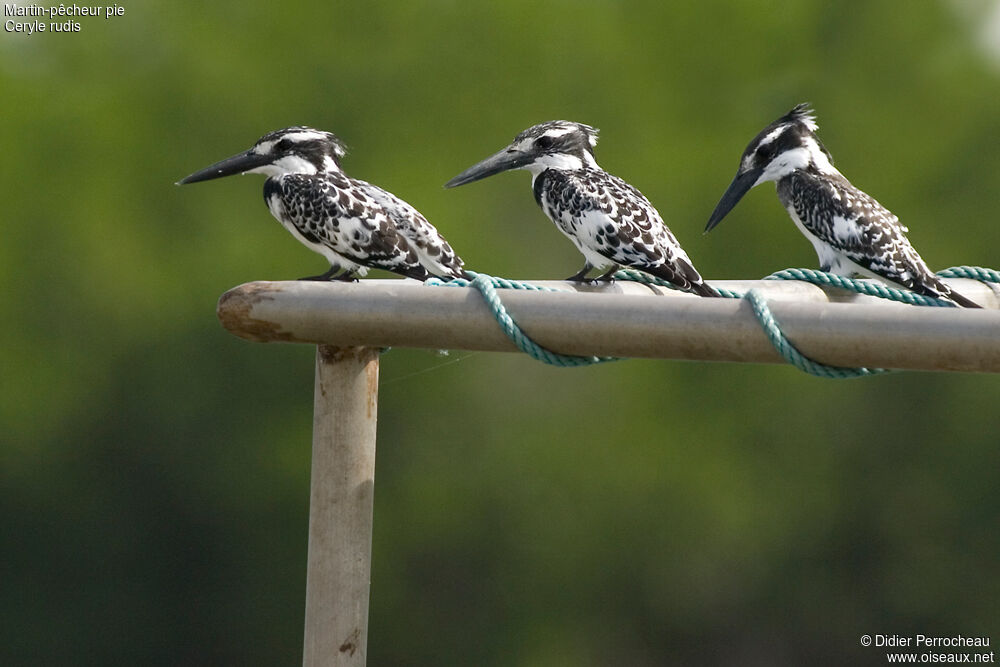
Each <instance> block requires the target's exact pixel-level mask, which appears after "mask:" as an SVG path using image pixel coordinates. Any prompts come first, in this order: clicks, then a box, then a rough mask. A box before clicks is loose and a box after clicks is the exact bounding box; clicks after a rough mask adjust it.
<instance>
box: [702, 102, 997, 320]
mask: <svg viewBox="0 0 1000 667" xmlns="http://www.w3.org/2000/svg"><path fill="white" fill-rule="evenodd" d="M817 127H818V126H817V125H816V119H815V117H814V116H813V112H812V109H810V108H809V106H808V105H806V104H799V105H798V106H796V107H795V108H794V109H792V110H791V111H789V112H788V113H787V114H785V115H784V116H782V117H781V118H779V119H778V120H776V121H774V122H773V123H771V124H770V125H768V126H767V127H765V128H764V129H763V130H761V132H760V134H758V135H757V136H756V137H754V139H753V141H751V142H750V144H749V145H748V146H747V148H746V150H745V151H743V156H742V157H741V158H740V167H739V169H738V170H737V172H736V177H735V178H734V179H733V182H732V183H731V184H730V185H729V188H728V189H727V190H726V192H725V194H723V195H722V199H720V200H719V204H718V206H716V207H715V211H714V212H713V213H712V217H711V218H709V221H708V225H707V227H706V228H705V231H706V232H707V231H709V230H711V229H712V228H713V227H715V226H716V225H717V224H719V222H721V221H722V219H723V218H724V217H725V216H726V214H727V213H729V211H730V210H732V208H733V207H734V206H736V203H737V202H739V200H740V199H741V198H742V197H743V195H745V194H746V193H747V192H748V191H749V190H750V188H752V187H754V186H755V185H760V184H761V183H765V182H767V181H775V182H776V183H777V190H778V199H780V200H781V203H782V204H783V205H784V207H785V208H786V209H788V214H789V215H790V216H791V218H792V221H793V222H794V223H795V226H796V227H798V228H799V231H800V232H802V233H803V234H804V235H805V237H806V238H807V239H809V242H810V243H812V244H813V247H814V248H815V249H816V254H817V256H818V257H819V263H820V267H821V268H822V270H823V271H828V272H832V273H835V274H837V275H840V276H846V277H850V276H852V275H854V274H855V273H858V274H862V275H866V276H870V277H874V278H881V279H883V280H887V281H889V282H891V283H895V284H897V285H901V286H903V287H906V288H908V289H910V290H913V291H914V292H917V293H918V294H922V295H924V296H931V297H937V298H939V299H944V300H945V301H949V302H951V303H954V304H956V305H959V306H964V307H966V308H979V307H980V306H979V305H978V304H976V303H974V302H972V301H970V300H969V299H967V298H966V297H964V296H962V295H961V294H959V293H957V292H955V291H953V290H952V289H951V288H950V287H948V286H947V285H946V284H944V283H943V282H941V280H940V279H939V278H938V277H937V276H935V275H934V273H933V272H931V270H930V269H928V268H927V264H925V263H924V260H923V259H921V258H920V255H918V254H917V251H916V250H914V249H913V246H912V245H910V242H909V241H908V240H907V238H906V236H905V233H906V232H907V231H909V230H908V229H907V228H906V227H905V226H903V225H902V224H900V222H899V219H898V218H897V217H896V216H895V215H893V214H892V213H890V212H889V211H888V210H886V209H885V208H883V207H882V205H881V204H879V203H878V202H877V201H875V200H874V199H873V198H872V197H870V196H869V195H867V194H865V193H864V192H862V191H861V190H859V189H857V188H856V187H854V186H853V185H851V183H850V182H849V181H848V180H847V179H846V178H844V176H843V175H842V174H841V173H840V172H839V171H837V169H836V168H835V167H834V166H833V156H831V155H830V152H829V151H827V150H826V147H824V146H823V144H822V143H821V142H820V140H819V137H817V136H816V134H815V133H816V129H817Z"/></svg>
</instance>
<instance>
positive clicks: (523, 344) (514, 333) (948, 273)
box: [425, 266, 1000, 379]
mask: <svg viewBox="0 0 1000 667" xmlns="http://www.w3.org/2000/svg"><path fill="white" fill-rule="evenodd" d="M467 273H468V274H469V275H471V276H472V277H473V278H472V280H466V279H463V278H455V279H452V280H450V281H447V282H445V281H442V280H439V279H437V278H431V279H430V280H428V281H426V283H425V284H428V285H434V286H449V285H450V286H453V287H474V288H476V289H477V290H478V291H479V293H480V294H482V295H483V299H484V300H485V301H486V304H487V306H489V308H490V312H491V313H492V314H493V317H494V319H496V321H497V323H498V324H499V325H500V328H501V329H502V330H503V332H504V333H505V334H506V335H507V337H508V338H510V339H511V341H512V342H513V343H514V344H515V345H516V346H517V347H518V349H519V350H521V351H522V352H524V353H525V354H527V355H529V356H530V357H531V358H532V359H536V360H537V361H541V362H542V363H546V364H549V365H552V366H560V367H576V366H590V365H593V364H600V363H605V362H608V361H619V358H618V357H596V356H575V355H567V354H559V353H557V352H553V351H552V350H549V349H547V348H545V347H542V346H541V345H539V344H538V343H536V342H535V341H533V340H531V338H530V337H529V336H528V335H527V334H525V333H524V331H523V330H522V329H521V328H520V327H519V326H518V325H517V323H516V322H515V321H514V319H513V318H512V317H511V316H510V314H509V313H508V312H507V309H506V307H505V306H504V305H503V301H502V300H501V299H500V295H499V293H498V292H497V290H498V289H520V290H535V291H546V292H559V291H562V290H558V289H554V288H551V287H542V286H541V285H532V284H531V283H526V282H520V281H516V280H507V279H504V278H497V277H494V276H489V275H486V274H484V273H475V272H473V271H468V272H467ZM937 275H938V276H941V277H942V278H970V279H972V280H979V281H981V282H992V283H1000V271H996V270H994V269H987V268H983V267H978V266H953V267H951V268H949V269H945V270H944V271H939V272H938V273H937ZM614 277H615V279H616V280H630V281H633V282H639V283H643V284H646V285H656V286H657V287H667V288H670V289H678V288H677V287H676V286H675V285H672V284H670V283H668V282H667V281H665V280H661V279H659V278H656V277H654V276H651V275H649V274H646V273H642V272H640V271H635V270H633V269H623V270H620V271H618V272H616V273H615V275H614ZM764 279H765V280H801V281H805V282H808V283H811V284H813V285H819V286H828V287H837V288H840V289H846V290H850V291H852V292H857V293H858V294H866V295H868V296H875V297H879V298H882V299H888V300H891V301H899V302H902V303H907V304H910V305H915V306H928V307H954V306H955V304H953V303H950V302H948V301H944V300H943V299H936V298H933V297H926V296H923V295H920V294H917V293H915V292H910V291H907V290H901V289H896V288H893V287H888V286H886V285H883V284H881V283H877V282H871V281H862V280H854V279H852V278H845V277H843V276H837V275H834V274H832V273H826V272H824V271H816V270H814V269H785V270H783V271H778V272H776V273H773V274H771V275H770V276H767V277H766V278H764ZM716 291H718V292H719V294H720V295H721V296H723V297H725V298H729V299H746V300H747V302H748V303H749V304H750V307H751V309H752V311H753V314H754V316H755V317H756V318H757V321H758V322H759V323H760V325H761V328H762V329H763V330H764V333H765V335H767V338H768V340H769V341H770V342H771V344H772V345H773V346H774V348H775V350H776V351H777V352H778V354H780V355H781V358H782V359H784V360H785V361H786V362H788V363H789V364H791V365H793V366H795V367H796V368H798V369H799V370H801V371H803V372H805V373H809V374H810V375H814V376H816V377H822V378H830V379H851V378H858V377H868V376H870V375H880V374H882V373H888V372H891V370H889V369H884V368H845V367H842V366H829V365H827V364H823V363H820V362H818V361H814V360H812V359H810V358H809V357H807V356H805V355H804V354H802V353H801V352H799V350H798V349H797V348H796V347H795V345H794V344H793V343H792V342H791V341H790V340H788V337H787V336H786V335H785V333H784V332H783V331H782V330H781V325H780V324H779V323H778V321H777V320H776V319H775V317H774V314H773V313H772V312H771V309H770V308H769V307H768V305H767V299H766V298H764V295H763V294H762V293H761V292H760V291H759V290H756V289H751V290H749V291H748V292H745V293H744V292H736V291H734V290H728V289H724V288H717V290H716Z"/></svg>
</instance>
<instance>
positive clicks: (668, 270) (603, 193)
mask: <svg viewBox="0 0 1000 667" xmlns="http://www.w3.org/2000/svg"><path fill="white" fill-rule="evenodd" d="M596 145H597V130H596V129H594V128H592V127H590V126H589V125H583V124H581V123H572V122H569V121H564V120H554V121H549V122H547V123H542V124H540V125H535V126H534V127H529V128H528V129H527V130H525V131H524V132H522V133H521V134H519V135H517V137H515V139H514V142H513V143H512V144H511V145H510V146H508V147H507V148H504V149H503V150H501V151H500V152H498V153H496V154H495V155H492V156H491V157H488V158H486V159H485V160H483V161H482V162H480V163H478V164H476V165H474V166H472V167H469V168H468V169H466V170H465V171H463V172H462V173H461V174H459V175H458V176H456V177H455V178H453V179H451V180H450V181H448V182H447V183H446V184H445V187H448V188H452V187H455V186H458V185H464V184H466V183H471V182H473V181H478V180H479V179H481V178H486V177H487V176H492V175H493V174H497V173H499V172H501V171H507V170H509V169H527V170H528V171H530V172H531V185H532V189H533V190H534V193H535V200H536V201H537V202H538V205H539V206H541V207H542V210H543V211H544V212H545V215H547V216H548V217H549V218H550V219H551V220H552V222H554V223H555V224H556V226H557V227H558V228H559V230H560V231H561V232H562V233H563V234H565V235H566V236H567V237H569V240H570V241H572V242H573V244H574V245H575V246H576V248H577V250H579V251H580V252H581V253H583V257H584V259H585V260H586V262H585V263H584V265H583V269H581V270H580V271H579V272H578V273H576V274H574V275H572V276H570V277H569V278H567V280H573V281H585V280H586V275H587V273H588V272H589V271H590V270H591V269H594V268H597V269H599V270H602V271H604V273H602V274H601V275H600V276H599V277H598V278H597V279H596V280H599V281H605V282H611V281H612V280H613V278H612V276H613V275H614V273H615V271H617V270H618V269H619V268H620V267H628V268H633V269H638V270H640V271H644V272H645V273H648V274H650V275H653V276H656V277H657V278H662V279H663V280H666V281H668V282H670V283H671V284H673V285H676V286H677V287H680V288H682V289H686V290H690V291H692V292H694V293H696V294H700V295H701V296H719V294H718V292H716V291H715V290H714V289H712V288H711V287H710V286H708V285H707V284H705V282H704V281H703V280H702V278H701V276H700V275H699V274H698V271H696V270H695V268H694V265H693V264H691V260H690V259H688V256H687V253H685V252H684V249H683V248H681V246H680V244H678V243H677V239H675V238H674V236H673V234H671V233H670V230H669V229H667V226H666V225H664V224H663V220H662V219H661V218H660V214H659V213H657V212H656V209H655V208H653V205H652V204H650V203H649V200H647V199H646V198H645V197H644V196H643V195H642V193H641V192H639V191H638V190H637V189H635V188H634V187H632V186H631V185H629V184H628V183H626V182H625V181H623V180H622V179H620V178H618V177H617V176H612V175H611V174H609V173H608V172H606V171H604V170H603V169H601V168H600V167H599V166H598V165H597V161H596V160H595V159H594V146H596Z"/></svg>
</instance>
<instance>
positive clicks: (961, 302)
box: [923, 280, 982, 308]
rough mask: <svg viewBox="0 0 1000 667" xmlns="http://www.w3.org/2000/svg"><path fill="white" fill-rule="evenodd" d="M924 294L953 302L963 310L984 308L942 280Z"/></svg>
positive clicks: (930, 286) (936, 281)
mask: <svg viewBox="0 0 1000 667" xmlns="http://www.w3.org/2000/svg"><path fill="white" fill-rule="evenodd" d="M923 292H924V294H925V295H926V296H935V297H938V298H939V299H944V300H945V301H951V302H952V303H954V304H956V305H958V306H961V307H962V308H982V306H980V305H979V304H978V303H976V302H975V301H973V300H972V299H970V298H969V297H967V296H963V295H961V294H959V293H958V292H956V291H955V290H953V289H952V288H951V287H949V286H948V285H946V284H944V283H943V282H941V281H940V280H935V282H934V284H933V285H929V286H928V287H927V288H925V289H924V290H923Z"/></svg>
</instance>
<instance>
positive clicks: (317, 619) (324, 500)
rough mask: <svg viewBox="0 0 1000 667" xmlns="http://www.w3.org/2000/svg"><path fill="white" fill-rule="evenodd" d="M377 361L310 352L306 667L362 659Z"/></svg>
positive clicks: (370, 356)
mask: <svg viewBox="0 0 1000 667" xmlns="http://www.w3.org/2000/svg"><path fill="white" fill-rule="evenodd" d="M378 355H379V351H378V350H377V349H375V348H371V347H345V348H339V347H332V346H329V345H320V346H318V347H317V351H316V388H315V398H314V412H313V451H312V476H311V481H310V488H311V491H310V499H309V556H308V570H307V574H306V613H305V640H304V650H303V661H302V662H303V665H305V667H319V666H320V665H323V666H327V665H337V666H341V665H343V666H351V667H355V666H357V667H361V666H363V665H364V664H365V660H366V656H367V649H368V595H369V588H370V581H371V548H372V506H373V502H374V492H375V425H376V421H377V417H378Z"/></svg>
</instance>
